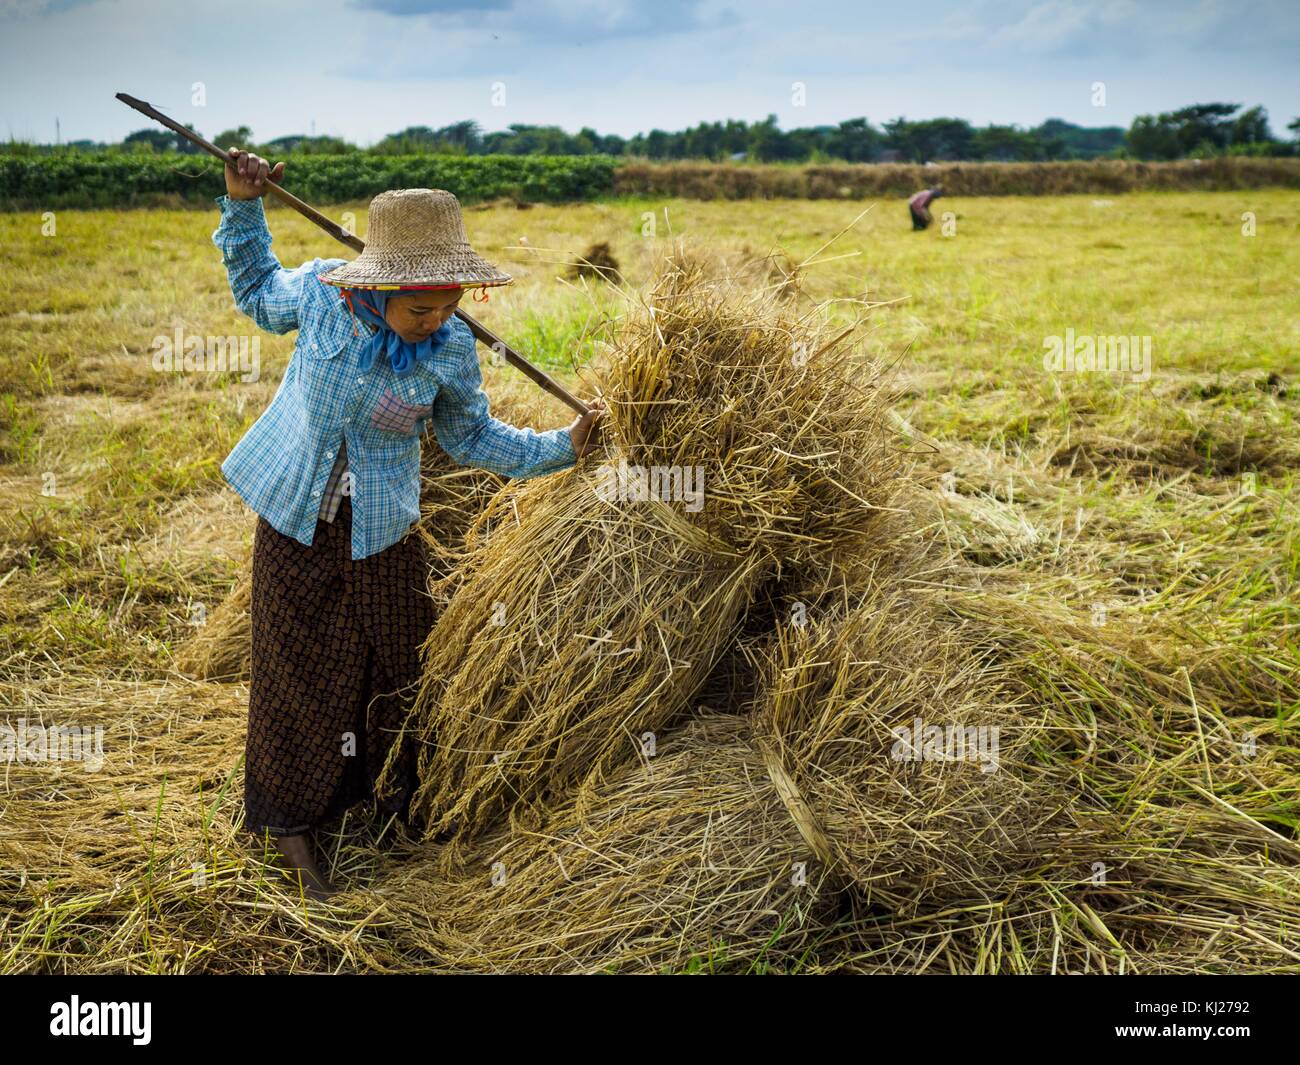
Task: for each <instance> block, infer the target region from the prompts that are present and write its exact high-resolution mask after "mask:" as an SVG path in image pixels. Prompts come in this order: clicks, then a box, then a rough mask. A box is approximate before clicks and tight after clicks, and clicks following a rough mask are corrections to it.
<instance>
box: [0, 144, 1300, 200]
mask: <svg viewBox="0 0 1300 1065" xmlns="http://www.w3.org/2000/svg"><path fill="white" fill-rule="evenodd" d="M259 154H260V153H259ZM265 157H266V158H269V159H271V160H272V161H276V160H279V159H280V158H281V155H280V154H279V153H275V152H272V151H269V150H268V151H267V152H266V153H265ZM285 173H286V178H285V181H286V185H287V186H288V187H290V188H291V189H292V191H293V192H294V194H295V195H297V196H299V197H301V198H302V199H304V200H306V201H307V202H309V203H314V204H339V203H347V202H349V201H352V200H358V199H360V200H369V198H370V197H371V196H374V195H375V194H377V193H380V192H383V191H384V190H385V189H394V188H439V189H448V190H450V191H451V192H454V193H455V194H456V196H457V197H458V198H459V199H460V201H461V202H462V203H464V204H472V203H484V202H488V201H491V200H496V199H500V200H509V201H511V202H514V203H516V204H531V203H570V202H574V201H579V200H581V201H593V200H597V199H601V198H614V199H619V198H623V197H627V196H653V197H656V198H664V197H682V198H688V199H701V200H736V199H774V198H798V199H819V200H821V199H837V200H853V199H860V198H863V197H872V196H882V197H888V196H909V195H911V194H912V193H913V192H915V191H916V190H917V189H919V188H928V187H930V186H932V185H935V184H939V183H942V184H943V185H944V187H945V188H946V189H947V190H948V192H949V194H950V195H959V196H1019V195H1024V196H1035V195H1066V194H1072V193H1079V194H1083V193H1096V194H1098V195H1110V194H1116V193H1122V192H1136V191H1147V190H1165V191H1171V190H1182V191H1196V190H1201V191H1223V190H1232V189H1253V188H1291V189H1294V188H1298V187H1300V160H1297V159H1292V158H1269V157H1260V158H1256V157H1246V156H1231V157H1229V156H1219V157H1214V158H1209V159H1194V160H1182V161H1177V162H1156V163H1147V162H1135V161H1132V160H1121V159H1093V160H1074V161H1069V162H1026V163H998V162H983V163H979V162H977V163H951V162H945V163H937V164H931V163H927V164H925V165H920V164H899V163H881V164H876V163H870V164H862V163H838V162H822V163H815V164H802V163H752V162H727V163H709V162H699V161H693V160H691V161H681V162H672V163H662V162H647V161H645V160H637V159H628V160H624V159H622V158H618V157H615V156H610V155H567V156H543V155H525V156H520V155H470V156H465V155H442V154H430V153H425V154H422V155H386V154H379V155H371V154H366V153H353V154H350V155H303V154H294V155H291V156H289V157H288V159H287V161H286V170H285ZM223 191H224V187H223V185H222V179H221V163H220V161H219V160H217V159H214V158H212V157H211V156H208V155H203V154H199V155H194V154H176V153H167V154H163V155H151V154H147V153H143V152H134V153H133V152H117V151H110V152H98V153H97V152H86V151H78V150H76V149H55V150H53V151H51V152H49V153H48V154H35V153H32V154H24V153H21V152H8V153H6V152H3V151H0V211H9V210H33V211H46V210H54V209H57V208H64V207H79V208H95V207H180V206H184V205H191V206H197V207H203V208H206V207H208V206H209V205H210V204H211V202H212V199H213V198H214V197H216V196H218V195H219V194H220V193H221V192H223Z"/></svg>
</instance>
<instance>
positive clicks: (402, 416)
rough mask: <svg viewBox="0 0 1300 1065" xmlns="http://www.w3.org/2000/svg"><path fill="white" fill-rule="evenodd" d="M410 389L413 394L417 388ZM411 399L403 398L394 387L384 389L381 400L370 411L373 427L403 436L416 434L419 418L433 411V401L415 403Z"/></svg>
mask: <svg viewBox="0 0 1300 1065" xmlns="http://www.w3.org/2000/svg"><path fill="white" fill-rule="evenodd" d="M410 391H411V393H412V394H413V393H414V391H415V390H414V389H412V390H410ZM409 399H410V396H408V397H407V398H406V399H403V398H402V396H400V395H398V394H397V393H396V392H394V391H393V390H392V389H388V388H386V389H384V391H383V394H382V395H380V397H379V402H378V403H376V404H375V408H374V410H372V411H371V412H370V425H371V427H372V428H375V429H378V430H380V431H381V432H385V433H396V434H398V435H401V436H411V435H412V434H414V433H415V431H416V426H417V423H418V422H419V420H420V419H421V418H424V417H427V416H428V415H429V414H430V413H431V412H432V401H430V402H429V403H414V402H408V400H409Z"/></svg>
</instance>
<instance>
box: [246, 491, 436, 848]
mask: <svg viewBox="0 0 1300 1065" xmlns="http://www.w3.org/2000/svg"><path fill="white" fill-rule="evenodd" d="M351 537H352V504H351V499H350V498H348V497H347V496H344V498H343V501H342V504H341V505H340V507H339V510H338V514H337V515H336V517H335V520H334V521H333V522H326V521H317V522H316V532H315V535H314V537H313V539H312V544H311V546H310V547H308V546H306V545H304V544H301V543H299V542H298V541H297V540H295V539H293V538H292V537H290V536H285V535H284V534H282V533H280V532H277V531H276V529H275V528H274V527H273V526H272V525H271V523H270V522H268V521H267V520H266V519H265V518H263V517H260V516H259V518H258V520H257V530H256V532H255V534H254V537H253V589H252V608H251V614H252V626H253V656H252V676H251V680H250V684H249V700H248V739H247V741H246V745H245V755H244V811H245V827H246V828H247V829H248V830H250V831H252V832H254V833H256V834H258V835H261V833H262V832H263V831H264V830H266V831H269V832H270V833H271V834H272V835H277V836H280V835H296V834H298V833H300V832H305V831H307V830H308V829H311V828H315V827H317V826H319V825H322V824H324V823H325V822H327V821H330V820H332V819H334V818H336V817H338V816H341V815H342V814H343V812H344V811H346V810H347V809H349V808H350V807H351V806H353V805H354V804H356V803H358V802H362V801H365V800H371V799H373V800H374V802H375V805H376V807H377V809H378V810H380V811H382V812H383V813H385V814H393V813H396V814H398V815H399V816H400V817H402V819H403V820H406V818H407V816H408V807H409V803H410V798H411V794H412V792H413V791H414V785H415V778H414V766H415V759H414V757H413V752H412V751H410V750H406V751H403V752H402V754H401V756H400V758H399V760H398V762H397V765H396V770H397V771H396V773H394V774H393V776H392V778H391V779H392V780H393V781H397V782H401V783H400V785H398V786H400V793H394V789H390V790H389V792H388V793H386V794H383V795H380V794H379V793H378V791H377V789H376V777H377V776H378V774H379V770H380V768H381V767H382V766H383V764H384V760H385V759H386V758H387V756H388V752H389V748H390V745H391V744H392V742H393V741H394V738H395V736H396V733H397V730H398V729H399V728H400V727H401V725H402V723H403V721H404V720H405V717H406V710H407V707H409V705H410V702H411V700H412V699H413V698H414V694H415V688H416V686H418V682H419V677H420V646H421V645H422V644H423V642H424V640H425V638H426V637H427V636H428V634H429V629H430V628H431V627H432V626H433V620H434V608H433V600H432V598H431V597H430V596H429V593H428V586H427V581H428V574H429V561H428V557H427V548H426V547H425V544H424V542H423V540H421V538H420V536H419V534H418V533H416V532H414V531H412V532H411V533H409V534H408V535H407V536H405V537H404V538H403V539H401V540H399V541H398V542H397V543H395V544H393V545H391V546H390V547H388V548H385V549H384V550H383V551H380V552H379V553H377V554H374V555H371V556H369V557H368V558H362V559H357V560H355V561H354V560H353V559H352V550H351Z"/></svg>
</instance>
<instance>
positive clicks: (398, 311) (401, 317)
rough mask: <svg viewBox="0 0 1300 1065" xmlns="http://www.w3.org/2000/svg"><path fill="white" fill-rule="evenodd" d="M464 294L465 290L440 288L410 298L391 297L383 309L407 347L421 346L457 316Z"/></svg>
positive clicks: (386, 318)
mask: <svg viewBox="0 0 1300 1065" xmlns="http://www.w3.org/2000/svg"><path fill="white" fill-rule="evenodd" d="M464 291H465V290H464V289H462V288H441V289H437V290H436V291H433V292H416V293H414V294H412V295H409V296H392V297H390V298H389V300H388V304H387V306H385V307H384V321H386V322H387V323H388V324H389V326H390V327H391V328H392V330H393V332H395V333H396V334H397V335H398V336H399V337H401V338H402V339H403V340H405V341H406V342H407V343H408V344H418V343H419V342H420V341H421V340H424V339H425V338H426V337H428V336H430V335H432V334H433V333H436V332H437V331H438V330H439V329H441V328H442V327H443V325H444V324H446V322H447V319H448V318H450V317H451V316H452V315H453V314H454V313H455V311H456V305H457V304H458V303H459V302H460V297H461V294H462V293H463V292H464Z"/></svg>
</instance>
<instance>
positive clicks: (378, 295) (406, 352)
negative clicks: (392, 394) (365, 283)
mask: <svg viewBox="0 0 1300 1065" xmlns="http://www.w3.org/2000/svg"><path fill="white" fill-rule="evenodd" d="M342 291H343V292H345V293H347V294H348V295H347V296H345V297H344V298H345V300H346V302H347V304H348V307H349V309H350V310H351V311H352V314H353V315H354V317H357V318H360V319H361V320H362V321H365V322H369V323H370V324H371V325H375V326H378V327H379V329H378V331H377V332H375V333H373V334H372V335H371V337H370V339H369V340H367V341H366V344H365V347H364V348H362V350H361V369H362V371H363V372H364V371H368V370H369V369H370V368H371V367H372V366H373V365H374V364H375V359H376V358H377V357H378V356H379V353H380V352H381V351H384V352H387V354H388V361H389V362H390V363H392V366H393V372H394V373H398V374H408V373H410V372H411V371H412V370H413V369H414V368H415V360H416V359H423V360H425V361H426V362H427V361H428V360H429V359H431V358H433V355H434V353H435V352H436V351H437V350H438V349H439V348H441V347H442V346H443V344H445V343H446V342H447V341H448V340H450V339H451V320H450V319H448V320H447V322H446V323H445V324H444V325H443V326H442V328H441V329H437V330H435V331H434V332H432V333H430V334H429V335H428V336H427V337H425V338H424V339H423V340H421V341H420V342H419V343H417V344H412V343H410V342H409V341H406V340H403V339H402V338H401V337H400V336H398V334H397V333H396V332H395V331H394V330H393V327H392V326H390V325H389V324H388V322H386V321H385V320H384V311H385V309H386V308H387V306H388V300H389V297H391V296H410V295H414V294H416V293H417V292H420V291H422V290H420V289H393V290H391V291H386V292H380V291H378V290H375V289H364V290H360V291H357V290H353V289H346V288H345V289H343V290H342ZM349 296H350V297H352V298H348V297H349ZM367 303H369V304H370V305H371V306H372V307H374V308H375V310H377V311H378V312H379V313H378V314H376V313H375V311H372V310H371V309H370V307H367V306H366V304H367Z"/></svg>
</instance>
